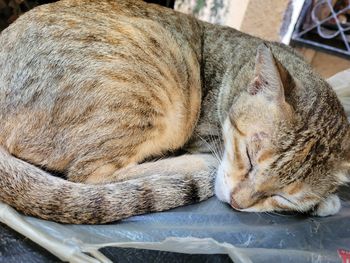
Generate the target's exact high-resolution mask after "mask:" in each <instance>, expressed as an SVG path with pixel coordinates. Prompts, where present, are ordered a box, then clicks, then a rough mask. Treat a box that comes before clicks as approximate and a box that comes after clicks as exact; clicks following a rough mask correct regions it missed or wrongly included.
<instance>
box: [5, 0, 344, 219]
mask: <svg viewBox="0 0 350 263" xmlns="http://www.w3.org/2000/svg"><path fill="white" fill-rule="evenodd" d="M262 43H263V41H262V40H260V39H257V38H253V37H251V36H248V35H245V34H242V33H240V32H238V31H235V30H233V29H230V28H226V27H220V26H214V25H211V24H207V23H204V22H201V21H198V20H196V19H194V18H193V17H190V16H186V15H183V14H179V13H177V12H174V11H172V10H169V9H166V8H162V7H158V6H156V5H151V4H146V3H144V2H142V1H137V0H128V1H121V0H119V1H109V0H103V1H92V0H62V1H59V2H57V3H54V4H49V5H44V6H40V7H38V8H35V9H34V10H32V11H30V12H28V13H26V14H24V15H23V16H21V17H20V18H19V19H18V20H17V21H16V22H15V23H13V24H12V25H11V26H10V27H9V28H7V29H6V30H4V31H3V32H2V33H1V35H0V121H1V127H0V145H1V148H0V179H1V180H0V189H1V190H0V201H3V202H5V203H8V204H10V205H11V206H13V207H15V208H17V209H18V210H20V211H22V212H24V213H25V214H29V215H33V216H38V217H40V218H43V219H49V220H54V221H58V222H64V223H105V222H110V221H115V220H118V219H122V218H125V217H128V216H131V215H136V214H141V213H147V212H152V211H163V210H166V209H169V208H173V207H177V206H180V205H185V204H189V203H193V202H197V201H200V200H204V199H206V198H208V197H210V196H212V194H213V179H214V171H215V168H216V167H217V161H216V159H215V158H214V156H213V155H212V154H210V152H211V151H212V150H213V147H215V148H218V150H219V148H221V147H222V146H225V153H227V154H228V155H230V158H228V159H229V161H227V158H226V159H225V153H224V158H223V160H222V161H221V165H220V167H221V168H222V167H223V166H225V167H226V166H228V167H229V168H228V169H227V170H225V172H224V177H225V178H224V179H223V180H224V181H229V182H230V183H227V185H226V186H227V187H226V186H225V187H226V188H227V189H226V190H225V191H229V195H230V200H226V199H225V198H221V194H220V192H218V191H220V188H217V195H218V197H219V198H220V199H222V200H224V201H228V202H230V203H231V205H232V206H234V207H236V208H237V207H239V208H240V209H241V208H247V207H250V206H251V204H253V203H254V204H260V203H261V204H262V203H264V202H265V201H266V200H265V199H266V198H269V197H270V196H272V195H273V194H272V192H273V191H276V189H280V188H281V187H282V186H283V187H284V186H286V185H290V184H292V183H293V182H295V181H298V184H296V185H297V186H298V187H299V185H300V189H304V188H305V189H307V191H309V192H312V193H313V192H315V195H316V194H317V196H318V197H317V198H316V199H313V201H312V205H308V206H307V208H306V206H301V207H303V209H299V208H297V207H294V206H293V207H290V206H289V208H286V207H287V206H286V205H285V204H282V203H278V201H276V200H273V202H269V205H270V206H269V207H265V208H266V209H265V208H261V209H260V210H261V211H263V210H264V209H265V210H269V209H270V210H273V209H274V208H276V209H277V210H281V209H291V210H300V211H304V210H309V209H312V208H314V207H316V205H317V204H318V203H320V202H322V201H323V198H327V197H328V196H330V194H331V193H333V191H335V190H336V188H337V186H338V185H340V184H341V183H343V182H341V181H340V179H339V180H338V179H337V178H338V177H337V174H339V173H344V172H345V171H346V168H344V167H345V166H344V165H345V163H346V154H348V147H347V146H343V145H345V144H346V142H347V140H345V139H344V137H345V136H349V132H348V130H349V128H348V123H347V121H346V117H345V114H344V111H343V109H342V107H341V105H340V103H339V101H338V100H337V98H336V97H335V95H334V93H333V92H332V90H331V89H330V87H329V86H328V85H327V84H326V83H325V82H324V81H323V80H322V79H321V78H319V77H318V76H317V75H316V74H315V73H313V72H312V71H311V70H310V68H309V67H308V66H307V65H306V64H305V63H304V62H303V61H302V59H300V58H299V57H298V56H297V55H296V54H295V53H293V51H291V50H290V49H289V48H287V47H285V46H281V45H279V44H275V43H268V45H269V48H268V47H266V46H261V44H262ZM259 45H260V46H259ZM258 46H259V50H260V56H259V52H258V57H257V58H258V59H257V60H256V61H255V60H254V57H255V54H256V52H257V49H258ZM270 50H272V52H273V54H274V56H275V57H276V58H277V60H274V61H275V62H273V63H276V66H275V68H274V69H276V70H277V71H278V76H279V81H280V82H281V86H282V84H283V87H281V88H283V89H284V93H285V97H286V101H285V103H284V102H283V99H282V100H281V98H279V102H281V103H279V106H278V107H277V106H276V105H274V104H273V103H271V105H272V106H271V107H265V105H263V103H265V104H266V103H267V102H269V101H266V98H265V100H264V99H263V98H260V97H259V96H260V95H259V94H261V90H266V87H265V86H269V83H267V82H266V80H265V79H264V78H262V79H259V78H255V79H254V80H253V78H254V74H253V73H252V72H253V69H254V67H255V68H256V70H260V71H261V72H262V73H264V68H265V67H270V68H271V64H272V62H271V61H268V62H266V61H264V56H261V54H265V56H266V54H271V51H270ZM271 56H272V55H271ZM285 67H286V68H287V69H288V70H285ZM263 80H265V82H263ZM295 83H297V84H298V85H296V84H295ZM269 96H270V95H269ZM255 98H258V99H257V100H256V101H257V103H256V106H254V104H252V99H255ZM283 98H284V97H283ZM271 100H272V101H273V99H271V98H270V101H271ZM282 102H283V103H282ZM245 104H246V105H250V110H248V109H247V107H248V106H245ZM252 105H253V106H252ZM237 107H239V109H238V110H237ZM265 108H266V109H267V108H268V110H270V112H265ZM271 110H272V111H271ZM313 111H315V112H316V113H315V114H312V113H311V112H313ZM257 112H259V114H258V115H257ZM269 113H273V115H268V114H269ZM322 114H324V116H321V115H322ZM267 116H270V117H271V116H274V117H273V118H272V117H271V118H272V119H271V121H270V122H269V121H267V119H266V118H267ZM257 117H259V118H257ZM318 121H320V123H319V122H318ZM253 122H255V123H258V124H259V125H260V126H259V125H258V126H257V125H255V126H254V125H253V126H252V125H251V124H252V123H253ZM224 123H225V124H224ZM221 124H224V129H223V131H224V139H225V144H223V137H222V135H221ZM271 125H273V127H272V126H271ZM225 127H226V128H225ZM321 127H322V129H325V132H321V131H320V130H322V129H321ZM234 130H235V131H237V132H233V131H234ZM331 138H332V140H331ZM205 140H209V142H205ZM309 140H312V141H313V142H314V143H313V144H310V143H307V142H308V141H309ZM245 143H248V144H249V143H251V144H252V145H255V146H254V147H255V149H259V150H261V151H262V152H263V153H262V154H261V155H260V157H259V158H258V159H259V160H260V162H259V163H260V164H261V167H260V168H259V169H256V170H259V173H260V175H259V178H260V179H259V180H251V179H249V178H251V175H250V170H249V169H248V170H246V168H247V158H246V156H244V151H243V153H242V147H243V145H244V144H245ZM315 145H316V146H317V147H320V145H322V146H323V147H324V148H323V149H325V150H324V151H321V150H319V148H317V147H316V146H315ZM315 147H316V148H315ZM228 149H234V153H231V152H230V151H229V150H228ZM178 150H182V151H186V152H190V153H192V154H185V155H181V156H177V157H171V156H169V155H172V153H175V152H176V151H178ZM295 156H300V158H299V159H300V160H303V161H304V163H303V165H304V164H305V163H306V164H305V167H303V165H302V164H301V163H300V164H298V165H297V164H295V163H294V162H293V158H294V157H295ZM159 157H164V159H161V160H158V161H155V162H148V160H152V159H153V158H159ZM165 157H167V158H165ZM320 158H322V160H323V161H324V162H322V161H320ZM254 160H255V159H254ZM254 160H252V161H254ZM299 162H301V161H299ZM343 163H344V165H343ZM256 165H257V166H259V164H256ZM220 167H219V173H218V178H220V176H222V175H223V173H222V169H221V170H220ZM342 167H343V168H342ZM299 168H300V169H299ZM298 169H299V170H300V171H299V170H298ZM308 169H309V170H310V172H309V170H308ZM220 171H221V174H220ZM237 171H239V174H240V175H239V176H238V177H237V178H235V174H237V173H238V172H237ZM305 171H307V172H305ZM50 172H54V173H57V174H60V175H61V176H63V177H65V179H67V180H64V179H61V178H57V177H54V176H52V175H50ZM268 175H271V176H270V177H271V178H272V179H271V180H266V178H267V176H268ZM255 176H256V175H255ZM315 176H317V178H320V179H317V180H318V181H317V182H318V183H319V182H320V181H322V180H323V181H327V182H330V183H329V184H327V185H319V186H318V185H316V183H315V184H313V182H314V180H315V179H314V178H315ZM267 181H268V183H267ZM302 182H305V184H303V183H302ZM231 186H232V187H231ZM246 187H249V189H253V190H254V191H253V190H252V191H246V190H245V189H247V188H246ZM289 187H290V186H289ZM295 188H296V186H294V188H293V187H292V188H290V189H289V188H288V189H289V192H290V193H298V191H297V190H296V189H295ZM305 191H306V190H305ZM237 192H239V196H240V197H237V196H236V194H237ZM256 193H263V194H256ZM278 194H280V193H278ZM252 196H253V197H256V198H258V200H257V199H254V198H252ZM305 196H306V195H305ZM231 197H232V198H231ZM308 198H309V199H310V198H311V197H310V196H308ZM276 202H277V203H276ZM271 204H272V205H273V207H274V208H271ZM304 207H305V208H304ZM247 211H248V210H247ZM319 214H321V213H319Z"/></svg>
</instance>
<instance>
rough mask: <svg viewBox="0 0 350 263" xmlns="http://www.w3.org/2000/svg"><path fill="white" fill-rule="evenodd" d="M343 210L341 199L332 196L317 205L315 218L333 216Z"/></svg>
mask: <svg viewBox="0 0 350 263" xmlns="http://www.w3.org/2000/svg"><path fill="white" fill-rule="evenodd" d="M340 208H341V203H340V199H339V197H338V196H337V195H330V196H328V197H327V198H326V199H325V200H324V201H322V202H321V203H320V204H318V205H317V208H316V209H315V210H314V211H313V213H312V214H313V215H315V216H322V217H323V216H331V215H335V214H336V213H338V212H339V210H340Z"/></svg>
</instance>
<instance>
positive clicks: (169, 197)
mask: <svg viewBox="0 0 350 263" xmlns="http://www.w3.org/2000/svg"><path fill="white" fill-rule="evenodd" d="M213 180H214V175H211V176H208V174H205V176H204V175H203V174H201V173H197V174H193V175H191V176H189V175H184V174H174V175H172V176H159V175H158V176H156V175H155V176H146V177H140V178H137V179H132V180H128V181H123V182H118V183H113V184H105V185H89V184H80V183H73V182H69V181H66V180H63V179H61V178H58V177H54V176H52V175H50V174H48V173H46V172H45V171H43V170H41V169H40V168H38V167H36V166H33V165H31V164H29V163H27V162H24V161H22V160H20V159H17V158H16V157H14V156H12V155H10V154H9V153H8V152H7V151H5V150H4V149H1V148H0V201H2V202H4V203H7V204H8V205H10V206H12V207H14V208H16V209H17V210H18V211H21V212H23V213H24V214H26V215H31V216H36V217H39V218H42V219H47V220H52V221H56V222H61V223H72V224H100V223H107V222H113V221H116V220H119V219H123V218H127V217H129V216H133V215H137V214H143V213H148V212H155V211H163V210H167V209H170V208H174V207H178V206H182V205H186V204H190V203H194V202H197V201H201V200H204V199H207V198H209V197H210V196H212V195H213V189H212V188H213Z"/></svg>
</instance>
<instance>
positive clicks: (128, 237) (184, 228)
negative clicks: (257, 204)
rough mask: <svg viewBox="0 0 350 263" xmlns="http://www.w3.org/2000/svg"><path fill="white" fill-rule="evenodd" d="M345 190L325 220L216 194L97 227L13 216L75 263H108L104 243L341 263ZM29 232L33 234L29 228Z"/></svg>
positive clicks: (348, 214) (349, 236)
mask: <svg viewBox="0 0 350 263" xmlns="http://www.w3.org/2000/svg"><path fill="white" fill-rule="evenodd" d="M345 192H347V193H348V194H347V195H346V194H345V195H343V196H342V199H343V208H342V210H341V211H340V213H339V214H337V215H335V216H331V217H326V218H317V217H309V216H307V215H275V214H266V213H265V214H264V213H241V212H236V211H233V210H232V209H231V208H230V207H229V206H227V205H226V204H223V203H221V202H219V201H218V200H217V199H216V198H215V197H214V198H211V199H209V200H207V201H205V202H202V203H200V204H196V205H191V206H187V207H181V208H177V209H173V210H170V211H166V212H162V213H154V214H149V215H142V216H135V217H132V218H129V219H126V220H122V221H120V222H116V223H115V224H109V225H98V226H89V225H62V224H57V223H53V222H48V221H44V220H39V219H36V218H32V217H25V216H22V215H18V214H17V213H16V212H15V215H17V216H18V217H19V219H20V220H23V222H24V224H27V225H26V226H25V227H24V228H23V229H27V228H28V227H29V228H31V229H32V231H33V233H36V234H38V233H39V236H40V233H44V235H45V236H44V242H42V244H41V245H44V246H45V247H47V248H48V249H49V250H50V251H51V252H52V253H53V254H55V255H56V256H58V257H60V258H61V259H62V260H65V261H71V262H109V261H108V259H107V258H105V257H104V256H103V255H102V254H100V253H99V252H98V249H99V248H101V247H106V246H119V247H134V248H145V249H157V250H164V251H172V252H182V253H205V254H217V253H227V254H228V255H229V256H230V257H231V258H232V259H233V261H234V262H268V261H270V260H271V259H273V260H274V262H318V263H321V262H341V261H340V257H339V255H338V252H337V251H338V250H339V249H347V250H350V220H349V219H350V189H349V188H347V189H345ZM9 211H10V212H13V209H12V208H10V209H8V208H7V212H5V213H4V212H3V213H1V212H0V221H2V222H4V223H7V224H8V225H10V226H11V225H12V224H17V223H16V222H14V216H13V214H12V215H11V214H10V216H9V217H8V216H6V215H9ZM17 225H18V224H17ZM12 227H13V226H12ZM16 230H17V231H19V232H22V231H21V229H16ZM25 234H26V235H27V236H30V234H31V233H30V231H28V230H27V232H26V233H25ZM50 242H53V245H51V246H50V245H49V244H50ZM58 244H59V245H58ZM48 245H49V247H48ZM82 252H89V254H91V255H93V256H95V259H96V260H94V259H92V258H90V259H87V256H86V255H85V254H83V253H82ZM130 262H132V261H130Z"/></svg>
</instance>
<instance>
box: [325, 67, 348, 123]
mask: <svg viewBox="0 0 350 263" xmlns="http://www.w3.org/2000/svg"><path fill="white" fill-rule="evenodd" d="M327 81H328V83H329V84H330V85H331V86H332V87H333V89H334V91H335V93H336V94H337V96H338V98H339V100H340V102H341V103H342V105H343V107H344V109H345V112H346V116H348V118H350V69H348V70H345V71H341V72H339V73H337V74H335V75H334V76H332V77H330V78H329V79H328V80H327Z"/></svg>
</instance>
